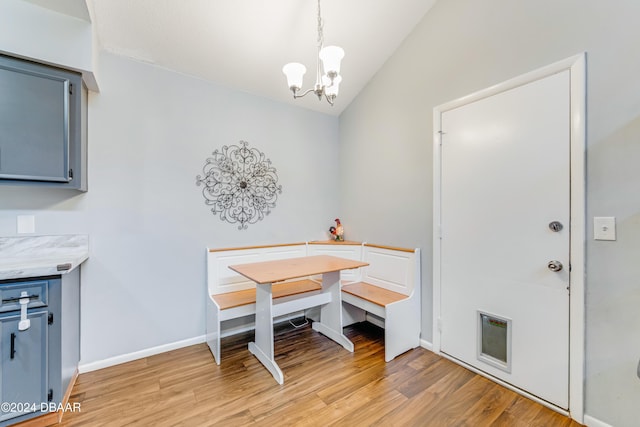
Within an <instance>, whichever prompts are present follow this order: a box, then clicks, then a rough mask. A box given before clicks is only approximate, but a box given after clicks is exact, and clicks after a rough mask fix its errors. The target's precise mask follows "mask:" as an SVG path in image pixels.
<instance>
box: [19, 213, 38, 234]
mask: <svg viewBox="0 0 640 427" xmlns="http://www.w3.org/2000/svg"><path fill="white" fill-rule="evenodd" d="M17 228H18V234H27V233H35V232H36V218H35V217H34V216H33V215H18V224H17Z"/></svg>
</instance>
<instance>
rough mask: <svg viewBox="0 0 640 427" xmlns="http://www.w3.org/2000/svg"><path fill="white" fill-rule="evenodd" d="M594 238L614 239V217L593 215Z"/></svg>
mask: <svg viewBox="0 0 640 427" xmlns="http://www.w3.org/2000/svg"><path fill="white" fill-rule="evenodd" d="M593 239H594V240H616V218H615V217H613V216H595V217H593Z"/></svg>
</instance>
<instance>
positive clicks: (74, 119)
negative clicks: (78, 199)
mask: <svg viewBox="0 0 640 427" xmlns="http://www.w3.org/2000/svg"><path fill="white" fill-rule="evenodd" d="M86 97H87V95H86V88H85V87H84V86H83V83H82V77H81V75H80V74H79V73H76V72H73V71H68V70H62V69H58V68H54V67H49V66H46V65H43V64H37V63H33V62H29V61H24V60H21V59H17V58H13V57H9V56H4V55H0V184H14V185H47V186H53V187H61V188H73V189H76V190H81V191H86Z"/></svg>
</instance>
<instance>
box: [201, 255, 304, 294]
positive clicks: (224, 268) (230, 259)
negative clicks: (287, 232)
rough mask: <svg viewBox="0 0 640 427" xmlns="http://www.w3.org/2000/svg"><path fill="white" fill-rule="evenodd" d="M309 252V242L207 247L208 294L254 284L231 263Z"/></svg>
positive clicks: (289, 256) (264, 259) (270, 259)
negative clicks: (223, 247)
mask: <svg viewBox="0 0 640 427" xmlns="http://www.w3.org/2000/svg"><path fill="white" fill-rule="evenodd" d="M306 254H307V246H306V243H290V244H280V245H268V246H248V247H241V248H227V249H209V248H207V286H208V290H209V295H218V294H223V293H226V292H234V291H241V290H244V289H251V288H254V287H255V283H254V282H253V281H252V280H249V279H247V278H246V277H244V276H242V275H240V274H238V273H236V272H235V271H233V270H231V269H230V268H229V266H230V265H236V264H246V263H250V262H262V261H273V260H278V259H285V258H298V257H303V256H305V255H306Z"/></svg>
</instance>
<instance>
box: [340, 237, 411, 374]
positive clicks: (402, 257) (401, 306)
mask: <svg viewBox="0 0 640 427" xmlns="http://www.w3.org/2000/svg"><path fill="white" fill-rule="evenodd" d="M362 261H364V262H367V263H369V265H368V266H367V267H362V268H361V269H360V277H359V278H358V279H357V280H356V281H354V282H353V283H348V284H343V286H342V302H343V322H342V326H348V325H350V324H352V323H356V322H361V321H364V320H370V319H368V318H367V313H371V314H373V315H375V316H377V317H378V318H380V319H384V360H385V361H387V362H389V361H390V360H392V359H393V358H395V357H396V356H398V355H400V354H402V353H404V352H405V351H407V350H411V349H412V348H416V347H418V346H419V345H420V286H421V276H420V249H404V248H394V247H389V246H379V245H372V244H368V243H365V244H363V248H362Z"/></svg>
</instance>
